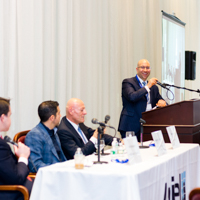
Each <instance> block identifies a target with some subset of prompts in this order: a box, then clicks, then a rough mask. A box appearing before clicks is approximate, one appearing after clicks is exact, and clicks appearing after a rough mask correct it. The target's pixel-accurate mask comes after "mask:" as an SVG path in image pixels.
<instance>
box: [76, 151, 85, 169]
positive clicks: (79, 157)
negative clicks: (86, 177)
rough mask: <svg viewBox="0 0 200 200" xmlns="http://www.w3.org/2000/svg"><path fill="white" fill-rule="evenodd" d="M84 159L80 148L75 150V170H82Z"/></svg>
mask: <svg viewBox="0 0 200 200" xmlns="http://www.w3.org/2000/svg"><path fill="white" fill-rule="evenodd" d="M84 159H85V156H84V155H83V152H82V151H81V148H77V150H76V153H75V155H74V160H75V168H76V169H83V168H84Z"/></svg>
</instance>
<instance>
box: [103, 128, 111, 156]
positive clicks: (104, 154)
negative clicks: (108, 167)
mask: <svg viewBox="0 0 200 200" xmlns="http://www.w3.org/2000/svg"><path fill="white" fill-rule="evenodd" d="M104 129H105V126H104V127H102V132H104ZM103 136H104V135H103V134H102V136H101V139H103ZM101 155H102V156H106V155H110V153H104V148H103V149H102V150H101Z"/></svg>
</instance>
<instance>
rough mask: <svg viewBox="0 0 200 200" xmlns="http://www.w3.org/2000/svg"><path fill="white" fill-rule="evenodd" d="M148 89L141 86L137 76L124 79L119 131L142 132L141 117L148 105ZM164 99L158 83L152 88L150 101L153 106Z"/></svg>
mask: <svg viewBox="0 0 200 200" xmlns="http://www.w3.org/2000/svg"><path fill="white" fill-rule="evenodd" d="M146 94H147V90H146V89H145V88H144V87H142V88H141V87H140V85H139V83H138V80H137V78H136V77H132V78H128V79H124V80H123V82H122V103H123V108H122V112H121V116H120V120H119V127H118V131H125V132H126V131H135V133H136V135H137V136H138V134H140V122H139V120H140V118H141V117H142V112H145V110H146V105H147V98H146ZM160 99H162V97H161V95H160V94H159V91H158V87H157V86H156V85H154V86H152V87H151V88H150V103H151V105H152V108H153V107H155V106H156V103H157V102H158V100H160Z"/></svg>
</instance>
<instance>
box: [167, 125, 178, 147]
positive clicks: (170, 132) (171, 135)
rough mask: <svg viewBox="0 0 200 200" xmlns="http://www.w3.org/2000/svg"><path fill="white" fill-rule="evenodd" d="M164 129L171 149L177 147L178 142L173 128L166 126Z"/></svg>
mask: <svg viewBox="0 0 200 200" xmlns="http://www.w3.org/2000/svg"><path fill="white" fill-rule="evenodd" d="M166 129H167V133H168V136H169V139H170V142H171V144H172V147H173V149H175V148H177V147H179V146H180V141H179V138H178V134H177V132H176V128H175V126H168V127H166Z"/></svg>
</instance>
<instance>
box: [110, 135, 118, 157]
mask: <svg viewBox="0 0 200 200" xmlns="http://www.w3.org/2000/svg"><path fill="white" fill-rule="evenodd" d="M117 150H118V142H117V138H113V141H112V149H111V156H112V157H113V158H116V155H117Z"/></svg>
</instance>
